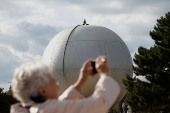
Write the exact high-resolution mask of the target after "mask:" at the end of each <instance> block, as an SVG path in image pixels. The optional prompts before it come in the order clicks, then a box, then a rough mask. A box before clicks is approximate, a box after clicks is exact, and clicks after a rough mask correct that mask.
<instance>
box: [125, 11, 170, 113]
mask: <svg viewBox="0 0 170 113" xmlns="http://www.w3.org/2000/svg"><path fill="white" fill-rule="evenodd" d="M150 36H151V38H152V39H153V40H154V41H155V44H154V46H153V47H151V48H149V49H147V48H144V47H139V48H138V54H135V56H134V59H133V61H134V63H135V64H136V66H133V70H134V73H135V74H136V76H144V77H145V78H146V79H147V80H148V82H145V81H141V80H139V79H135V78H131V77H130V76H128V75H127V77H126V78H127V79H126V80H125V79H124V80H122V82H123V84H124V85H125V87H126V89H127V95H126V99H125V102H126V103H127V104H128V105H130V106H131V108H133V109H136V110H143V111H149V112H151V113H156V112H159V111H163V112H165V113H166V112H167V111H170V12H168V13H166V15H165V17H161V18H160V19H158V20H157V24H156V25H155V26H154V30H153V31H151V32H150Z"/></svg>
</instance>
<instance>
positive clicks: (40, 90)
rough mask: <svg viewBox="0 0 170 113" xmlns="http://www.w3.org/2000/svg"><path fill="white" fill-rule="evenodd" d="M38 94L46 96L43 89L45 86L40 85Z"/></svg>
mask: <svg viewBox="0 0 170 113" xmlns="http://www.w3.org/2000/svg"><path fill="white" fill-rule="evenodd" d="M38 94H39V95H40V96H42V97H46V96H47V91H46V89H45V87H40V88H39V91H38Z"/></svg>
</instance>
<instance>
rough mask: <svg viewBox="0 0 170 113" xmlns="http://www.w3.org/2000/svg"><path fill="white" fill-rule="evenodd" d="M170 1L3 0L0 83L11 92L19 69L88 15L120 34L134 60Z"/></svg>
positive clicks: (150, 43)
mask: <svg viewBox="0 0 170 113" xmlns="http://www.w3.org/2000/svg"><path fill="white" fill-rule="evenodd" d="M169 5H170V0H84V1H83V0H0V87H2V88H4V89H5V91H7V90H8V89H9V86H10V83H8V82H11V79H12V77H13V74H14V70H15V68H17V67H19V66H20V65H21V64H23V63H27V62H32V61H37V60H41V57H42V55H43V52H44V50H45V48H46V46H47V45H48V43H49V42H50V40H51V39H52V38H53V37H54V36H55V35H56V34H57V33H59V32H60V31H62V30H64V29H66V28H68V27H71V26H76V25H81V24H82V23H83V20H84V19H86V21H87V23H88V24H90V25H97V26H104V27H107V28H109V29H111V30H112V31H114V32H115V33H116V34H118V35H119V36H120V37H121V38H122V39H123V41H124V42H125V43H126V45H127V46H128V48H129V51H130V53H131V56H132V58H133V57H134V54H135V53H137V49H138V47H140V46H143V47H146V48H150V47H151V46H153V45H154V41H153V40H152V39H151V37H150V36H149V32H150V31H152V30H153V28H154V25H156V20H157V19H159V18H160V17H161V16H165V13H167V12H168V11H170V7H169ZM139 78H140V79H143V78H142V77H139Z"/></svg>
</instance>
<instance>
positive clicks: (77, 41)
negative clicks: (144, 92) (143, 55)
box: [43, 25, 133, 100]
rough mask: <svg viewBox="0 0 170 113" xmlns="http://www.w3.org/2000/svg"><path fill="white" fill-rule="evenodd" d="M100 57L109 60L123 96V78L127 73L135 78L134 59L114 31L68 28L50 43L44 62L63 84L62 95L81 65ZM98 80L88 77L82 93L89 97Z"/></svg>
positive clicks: (103, 28) (75, 77) (101, 28)
mask: <svg viewBox="0 0 170 113" xmlns="http://www.w3.org/2000/svg"><path fill="white" fill-rule="evenodd" d="M99 55H106V56H107V57H108V58H109V66H110V69H111V76H112V77H113V78H114V79H115V80H116V81H117V82H118V83H119V85H120V87H121V94H120V96H119V100H120V99H122V97H123V96H124V95H125V93H126V90H125V88H124V86H123V84H122V79H123V78H125V76H126V74H129V75H131V76H132V73H133V72H132V59H131V55H130V52H129V50H128V48H127V46H126V44H125V43H124V42H123V40H122V39H121V38H120V37H119V36H118V35H117V34H116V33H114V32H113V31H111V30H109V29H107V28H105V27H101V26H91V25H82V26H75V27H70V28H67V29H65V30H63V31H61V32H60V33H58V34H57V35H56V36H55V37H54V38H53V39H52V40H51V41H50V43H49V44H48V46H47V48H46V49H45V52H44V54H43V60H44V61H45V62H46V63H47V64H48V65H50V69H51V72H52V74H53V76H54V77H55V78H56V79H57V80H58V81H59V82H60V90H59V92H60V94H61V93H62V92H63V91H64V90H65V89H66V88H68V87H69V86H70V85H72V84H73V83H75V82H76V80H77V79H78V76H79V71H80V68H81V67H82V64H83V63H84V62H85V61H86V60H88V59H95V58H96V57H97V56H99ZM98 79H99V77H98V76H96V77H94V78H91V77H90V78H89V79H88V82H87V84H86V85H85V86H84V87H83V89H82V93H83V94H84V95H85V96H89V95H91V94H92V93H93V91H94V86H95V84H96V83H97V81H98Z"/></svg>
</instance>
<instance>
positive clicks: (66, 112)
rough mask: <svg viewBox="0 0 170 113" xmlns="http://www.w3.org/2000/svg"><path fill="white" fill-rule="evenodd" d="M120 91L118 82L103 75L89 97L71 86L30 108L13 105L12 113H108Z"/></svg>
mask: <svg viewBox="0 0 170 113" xmlns="http://www.w3.org/2000/svg"><path fill="white" fill-rule="evenodd" d="M119 93H120V88H119V85H118V83H117V82H116V81H115V80H114V79H112V78H111V77H109V76H102V77H100V79H99V81H98V82H97V84H96V86H95V91H94V93H93V94H92V95H91V96H90V97H88V98H84V97H83V95H81V94H80V92H78V91H77V90H76V89H74V87H73V86H70V87H69V88H68V89H67V90H66V91H65V92H64V93H63V94H62V95H61V96H60V97H59V98H58V99H48V100H47V101H45V102H44V103H41V104H35V105H33V106H32V107H31V108H30V109H26V108H23V107H21V106H19V105H18V104H15V105H12V106H11V113H29V112H30V113H106V112H107V111H108V109H109V108H110V107H111V106H112V105H113V104H114V103H115V102H116V100H117V98H118V96H119ZM28 110H29V111H28Z"/></svg>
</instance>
